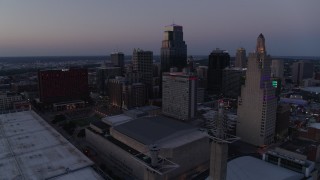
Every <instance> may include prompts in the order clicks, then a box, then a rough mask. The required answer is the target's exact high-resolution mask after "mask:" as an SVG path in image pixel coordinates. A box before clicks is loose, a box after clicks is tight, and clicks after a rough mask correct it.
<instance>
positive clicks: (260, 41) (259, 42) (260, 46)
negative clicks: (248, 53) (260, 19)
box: [256, 33, 266, 54]
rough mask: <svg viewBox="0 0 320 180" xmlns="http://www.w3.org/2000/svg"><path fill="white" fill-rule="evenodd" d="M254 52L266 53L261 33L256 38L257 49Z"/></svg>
mask: <svg viewBox="0 0 320 180" xmlns="http://www.w3.org/2000/svg"><path fill="white" fill-rule="evenodd" d="M256 52H257V53H259V54H261V53H264V54H265V53H266V46H265V39H264V36H263V34H262V33H261V34H260V35H259V37H258V38H257V48H256Z"/></svg>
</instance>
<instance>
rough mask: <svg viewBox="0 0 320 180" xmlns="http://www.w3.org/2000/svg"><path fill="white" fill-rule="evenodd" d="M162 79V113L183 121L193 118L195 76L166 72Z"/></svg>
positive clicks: (195, 95)
mask: <svg viewBox="0 0 320 180" xmlns="http://www.w3.org/2000/svg"><path fill="white" fill-rule="evenodd" d="M162 78H163V84H162V85H163V89H162V93H163V95H162V113H163V114H164V115H167V116H171V117H174V118H177V119H181V120H185V121H187V120H189V119H191V118H193V117H194V116H195V113H196V108H197V79H198V78H197V76H195V75H191V74H186V73H183V72H173V73H169V72H166V73H163V77H162Z"/></svg>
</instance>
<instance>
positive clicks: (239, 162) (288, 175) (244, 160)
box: [227, 156, 304, 180]
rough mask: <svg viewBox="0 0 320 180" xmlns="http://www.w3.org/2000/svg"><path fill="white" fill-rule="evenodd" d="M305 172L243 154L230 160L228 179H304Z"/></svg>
mask: <svg viewBox="0 0 320 180" xmlns="http://www.w3.org/2000/svg"><path fill="white" fill-rule="evenodd" d="M303 177H304V174H302V173H298V172H295V171H291V170H289V169H285V168H283V167H279V166H277V165H274V164H271V163H268V162H265V161H263V160H260V159H257V158H254V157H251V156H243V157H239V158H236V159H233V160H231V161H229V162H228V171H227V180H256V179H259V180H269V179H288V180H289V179H302V178H303Z"/></svg>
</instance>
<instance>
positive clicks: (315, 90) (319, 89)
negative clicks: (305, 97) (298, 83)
mask: <svg viewBox="0 0 320 180" xmlns="http://www.w3.org/2000/svg"><path fill="white" fill-rule="evenodd" d="M301 90H302V91H308V92H311V93H316V94H318V93H320V87H305V88H302V89H301Z"/></svg>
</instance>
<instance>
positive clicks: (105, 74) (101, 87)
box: [96, 65, 121, 95]
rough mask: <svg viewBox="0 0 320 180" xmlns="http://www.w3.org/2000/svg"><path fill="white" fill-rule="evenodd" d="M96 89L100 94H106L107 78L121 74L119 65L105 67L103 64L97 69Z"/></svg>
mask: <svg viewBox="0 0 320 180" xmlns="http://www.w3.org/2000/svg"><path fill="white" fill-rule="evenodd" d="M96 75H97V78H96V80H97V89H98V92H99V93H100V94H102V95H106V94H107V83H108V80H109V79H112V78H114V77H116V76H120V75H121V68H120V67H106V66H105V65H103V66H102V67H99V68H98V69H97V74H96Z"/></svg>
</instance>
